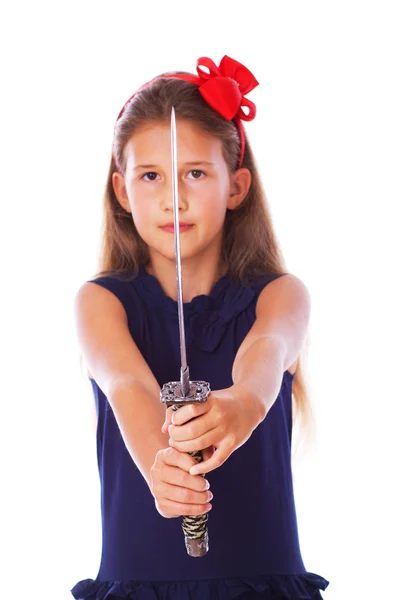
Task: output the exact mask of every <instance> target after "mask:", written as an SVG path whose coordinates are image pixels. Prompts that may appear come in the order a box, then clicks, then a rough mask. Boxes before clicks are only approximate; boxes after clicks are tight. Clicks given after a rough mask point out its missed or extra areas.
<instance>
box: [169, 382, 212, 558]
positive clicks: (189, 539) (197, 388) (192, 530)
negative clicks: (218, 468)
mask: <svg viewBox="0 0 400 600" xmlns="http://www.w3.org/2000/svg"><path fill="white" fill-rule="evenodd" d="M184 373H185V372H181V381H170V382H169V383H165V384H164V385H163V387H162V389H161V392H160V399H161V402H163V403H164V404H166V405H167V407H168V408H169V407H170V406H171V407H172V410H174V411H176V410H178V409H179V408H181V407H182V406H184V405H185V404H193V403H198V402H205V401H206V400H207V398H208V395H209V394H210V393H211V388H210V384H209V383H208V382H207V381H188V382H185V381H183V377H184ZM187 383H188V384H189V391H188V393H187V394H186V395H185V394H184V388H185V387H186V388H187ZM188 454H190V456H193V458H194V459H195V460H196V461H197V462H198V463H200V462H202V461H203V453H202V451H201V450H197V451H195V452H188ZM202 477H204V473H203V474H202ZM207 521H208V513H206V514H205V515H184V516H183V517H182V529H183V533H184V534H185V546H186V550H187V553H188V554H189V556H196V557H200V556H204V555H205V554H207V552H208V549H209V545H208V529H207Z"/></svg>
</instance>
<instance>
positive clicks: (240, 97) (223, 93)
mask: <svg viewBox="0 0 400 600" xmlns="http://www.w3.org/2000/svg"><path fill="white" fill-rule="evenodd" d="M196 68H197V73H198V76H196V75H190V74H185V73H170V74H166V75H158V76H157V77H155V78H154V79H152V80H151V81H148V82H147V83H145V84H144V85H142V86H141V87H140V88H139V89H138V90H137V91H136V92H135V93H134V94H133V95H132V96H131V97H130V98H129V99H128V100H127V101H126V102H125V104H124V106H123V107H122V109H121V111H120V113H119V115H118V117H117V121H118V119H119V118H120V117H121V115H122V113H123V112H124V110H125V107H126V105H127V104H128V103H129V102H130V101H131V100H132V98H133V97H134V96H135V95H136V94H137V93H138V92H139V91H140V90H142V89H143V88H144V87H146V86H147V85H149V83H151V82H152V81H154V80H155V79H170V78H174V79H183V80H184V81H188V82H189V83H193V84H195V85H198V86H199V92H200V94H201V95H202V97H203V99H204V100H205V101H206V102H207V104H208V105H209V106H211V108H213V109H214V110H215V111H216V112H217V113H218V114H220V115H221V116H222V117H224V119H226V120H227V121H231V120H232V119H235V122H236V124H237V126H238V129H239V135H240V159H239V167H241V165H242V161H243V156H244V129H243V124H242V121H252V120H253V119H254V117H255V116H256V106H255V104H254V103H253V102H251V101H250V100H248V99H247V98H245V97H244V96H245V94H248V93H249V92H251V90H253V89H254V88H255V87H256V86H257V85H259V83H258V81H257V80H256V78H255V77H254V75H253V74H252V73H251V71H249V69H247V68H246V67H245V66H244V65H242V64H241V63H240V62H237V61H236V60H234V59H233V58H230V57H229V56H226V55H225V56H224V57H223V59H222V60H221V62H220V63H219V67H217V66H216V64H215V63H214V62H213V61H212V60H211V58H207V57H205V56H204V57H202V58H199V59H198V60H197V64H196ZM204 69H207V70H208V71H209V73H207V72H206V71H205V70H204ZM242 107H244V108H247V109H248V112H247V113H245V112H244V110H243V108H242ZM113 156H114V155H113ZM114 163H115V166H116V168H117V169H118V171H119V168H118V163H117V161H116V157H115V156H114Z"/></svg>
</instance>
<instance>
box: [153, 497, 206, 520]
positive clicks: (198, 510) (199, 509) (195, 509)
mask: <svg viewBox="0 0 400 600" xmlns="http://www.w3.org/2000/svg"><path fill="white" fill-rule="evenodd" d="M158 506H159V507H160V510H159V512H160V513H161V514H162V515H163V516H166V517H172V518H173V517H182V516H195V515H204V514H205V513H207V512H208V511H210V510H211V509H212V505H211V504H210V503H209V502H207V503H206V504H182V503H180V502H172V501H171V500H166V499H163V501H162V503H161V504H160V503H159V502H158Z"/></svg>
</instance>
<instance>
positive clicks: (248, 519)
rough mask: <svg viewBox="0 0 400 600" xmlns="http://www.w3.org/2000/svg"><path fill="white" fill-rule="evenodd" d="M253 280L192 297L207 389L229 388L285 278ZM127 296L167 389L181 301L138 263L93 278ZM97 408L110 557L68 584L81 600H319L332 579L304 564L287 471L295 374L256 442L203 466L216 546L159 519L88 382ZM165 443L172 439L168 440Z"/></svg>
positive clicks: (134, 323) (138, 335) (188, 308)
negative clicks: (201, 551) (135, 269)
mask: <svg viewBox="0 0 400 600" xmlns="http://www.w3.org/2000/svg"><path fill="white" fill-rule="evenodd" d="M280 276H281V275H280V274H273V275H270V276H265V277H261V278H258V279H257V281H255V282H254V283H253V284H251V285H249V286H245V285H241V284H238V283H235V282H233V280H232V279H231V278H230V277H229V274H227V275H225V276H223V277H221V278H220V279H219V280H218V281H217V283H216V284H215V285H214V287H213V289H212V290H211V292H210V294H209V295H199V296H196V297H195V298H193V299H192V301H191V302H187V303H185V304H184V317H185V333H186V345H187V357H188V364H189V367H190V377H191V379H192V380H196V379H200V380H201V379H203V380H206V381H208V382H210V385H211V390H213V389H223V388H227V387H230V386H231V385H232V383H233V382H232V377H231V370H232V365H233V361H234V358H235V355H236V352H237V350H238V348H239V346H240V344H241V342H242V341H243V339H244V338H245V336H246V334H247V333H248V331H249V329H250V327H251V326H252V324H253V323H254V321H255V317H256V314H255V307H256V301H257V298H258V296H259V294H260V292H261V290H262V289H263V287H264V286H265V285H267V284H268V283H269V282H270V281H272V280H273V279H276V278H277V277H280ZM90 281H94V282H95V283H96V284H98V285H101V286H103V287H105V288H107V289H108V290H110V291H111V292H112V293H113V294H115V296H117V297H118V299H119V300H120V301H121V303H122V304H123V306H124V308H125V311H126V313H127V317H128V325H129V330H130V333H131V335H132V337H133V339H134V340H135V343H136V344H137V346H138V348H139V350H140V351H141V353H142V355H143V357H144V359H145V360H146V361H147V363H148V365H149V367H150V369H151V370H152V372H153V374H154V375H155V377H156V379H157V381H158V383H159V385H160V387H162V385H163V384H164V383H166V382H168V381H177V380H179V376H180V345H179V329H178V310H177V302H176V301H174V300H173V299H172V298H170V297H168V296H166V295H165V293H164V292H163V290H162V288H161V286H160V284H159V282H158V280H157V279H156V278H155V277H154V276H152V275H150V274H149V273H147V271H146V270H145V269H144V268H143V267H142V268H141V269H140V270H139V273H138V275H137V276H136V277H134V276H132V275H131V277H130V279H127V278H126V276H125V275H121V274H117V273H114V272H111V273H110V274H109V275H108V276H105V277H98V278H96V279H93V280H90ZM90 381H91V384H92V387H93V393H94V399H95V403H96V410H97V415H98V425H97V434H96V435H97V460H98V469H99V476H100V484H101V515H102V517H101V520H102V554H101V562H100V568H99V572H98V574H97V576H96V579H94V580H93V579H85V580H82V581H79V582H78V583H77V584H75V586H74V587H73V588H72V589H71V593H72V595H73V597H74V598H75V599H76V600H117V599H118V600H234V599H235V600H239V599H241V600H242V599H243V600H244V599H249V600H250V599H254V600H255V599H259V600H261V599H269V600H272V599H276V600H277V599H291V600H300V599H301V600H308V599H310V600H311V599H312V600H316V599H318V598H322V596H321V594H320V590H325V588H326V587H327V586H328V584H329V582H328V581H327V580H326V579H324V578H323V577H321V576H319V575H317V574H315V573H311V572H308V571H306V569H305V566H304V564H303V560H302V557H301V552H300V547H299V538H298V530H297V520H296V509H295V503H294V495H293V484H292V472H291V437H292V397H291V389H292V381H293V375H292V374H291V373H290V372H289V371H285V373H284V374H283V378H282V386H281V389H280V392H279V395H278V397H277V399H276V401H275V402H274V404H273V406H272V408H271V409H270V411H269V412H268V414H267V416H266V418H265V419H264V420H263V422H262V423H261V424H260V425H259V426H258V427H257V428H256V429H255V430H254V432H253V433H252V435H251V436H250V438H249V439H248V441H247V442H246V443H245V444H243V446H241V447H240V448H239V449H237V450H236V451H235V452H233V454H232V455H231V456H230V457H229V458H228V459H227V460H226V461H225V463H224V464H223V465H222V466H221V467H219V468H217V469H215V470H214V471H211V472H210V473H207V475H206V477H207V479H208V480H209V482H210V489H211V490H212V492H213V494H214V498H213V500H212V509H211V511H210V512H209V513H208V532H209V538H210V542H209V545H210V549H209V551H208V553H207V554H206V555H205V556H203V557H201V558H194V557H191V556H189V555H188V554H187V552H186V548H185V544H184V535H183V532H182V528H181V521H182V520H181V518H175V519H167V518H164V517H162V516H161V515H160V514H159V513H158V511H157V509H156V507H155V502H154V498H153V496H152V495H151V492H150V490H149V488H148V486H147V484H146V482H145V480H144V478H143V476H142V475H141V473H140V471H139V470H138V468H137V467H136V465H135V463H134V461H133V460H132V458H131V456H130V454H129V452H128V450H127V449H126V446H125V444H124V441H123V439H122V436H121V434H120V431H119V428H118V425H117V423H116V420H115V417H114V414H113V411H112V409H111V407H110V404H109V403H108V400H107V398H106V397H105V395H104V393H103V392H102V390H101V389H100V388H99V386H98V385H97V383H96V382H95V381H94V380H93V379H91V380H90ZM166 447H167V445H166Z"/></svg>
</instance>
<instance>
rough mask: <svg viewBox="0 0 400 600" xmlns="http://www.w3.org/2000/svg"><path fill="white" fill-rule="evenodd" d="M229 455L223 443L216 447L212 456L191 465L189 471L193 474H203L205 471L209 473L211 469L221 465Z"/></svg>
mask: <svg viewBox="0 0 400 600" xmlns="http://www.w3.org/2000/svg"><path fill="white" fill-rule="evenodd" d="M228 457H229V453H228V452H227V450H226V449H225V448H224V446H223V445H222V446H220V447H219V448H217V449H216V451H215V452H214V454H213V455H212V456H211V458H209V459H207V460H204V461H203V462H201V463H198V464H197V465H193V467H190V469H189V473H190V474H191V475H201V474H203V473H209V472H210V471H213V470H214V469H217V468H218V467H220V466H221V465H222V464H223V463H224V462H225V461H226V459H227V458H228Z"/></svg>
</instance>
